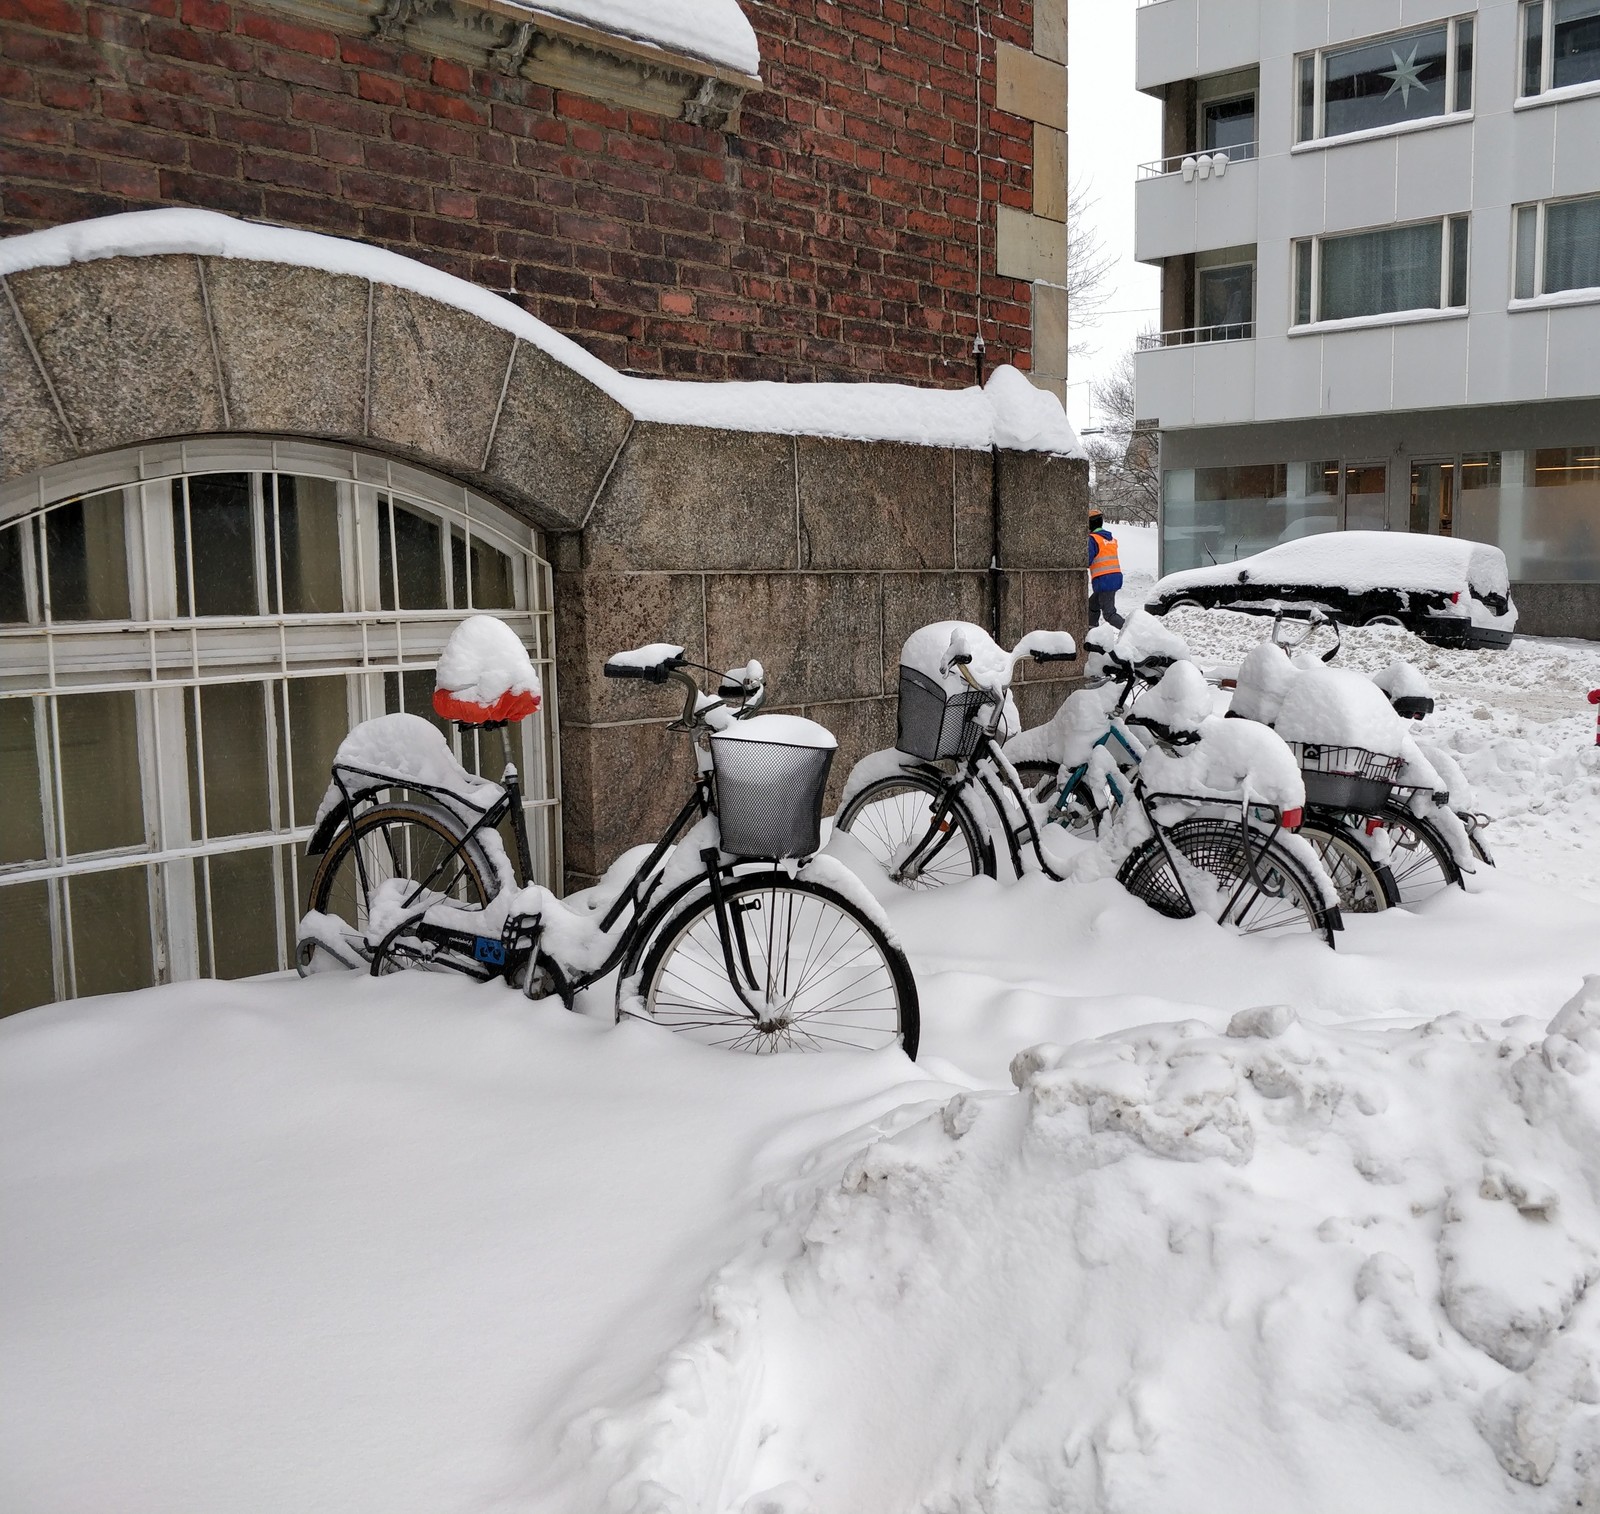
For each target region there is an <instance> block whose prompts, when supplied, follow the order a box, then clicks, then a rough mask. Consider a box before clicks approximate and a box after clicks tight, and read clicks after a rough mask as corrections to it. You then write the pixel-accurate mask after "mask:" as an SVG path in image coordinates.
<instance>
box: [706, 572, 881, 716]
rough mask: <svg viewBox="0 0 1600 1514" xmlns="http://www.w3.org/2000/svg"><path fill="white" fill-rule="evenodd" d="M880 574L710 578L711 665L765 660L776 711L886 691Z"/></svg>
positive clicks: (708, 639)
mask: <svg viewBox="0 0 1600 1514" xmlns="http://www.w3.org/2000/svg"><path fill="white" fill-rule="evenodd" d="M882 629H883V621H882V606H881V601H880V592H879V575H878V574H876V573H748V574H731V573H730V574H716V575H712V576H709V577H707V579H706V643H707V646H706V650H707V652H708V653H709V654H710V655H709V656H708V657H707V658H706V661H707V662H708V663H710V664H711V666H712V667H716V668H728V667H734V666H736V665H737V664H739V663H742V662H744V661H745V660H746V659H747V658H751V657H756V658H759V659H760V660H761V662H762V664H763V665H764V666H765V667H766V670H767V687H768V689H769V690H770V698H771V700H772V703H773V704H774V705H786V706H787V705H800V704H819V703H824V702H827V701H831V700H836V699H858V698H862V697H865V696H869V695H877V694H880V693H881V692H882V690H883V682H882V678H883V668H882V656H881V641H882Z"/></svg>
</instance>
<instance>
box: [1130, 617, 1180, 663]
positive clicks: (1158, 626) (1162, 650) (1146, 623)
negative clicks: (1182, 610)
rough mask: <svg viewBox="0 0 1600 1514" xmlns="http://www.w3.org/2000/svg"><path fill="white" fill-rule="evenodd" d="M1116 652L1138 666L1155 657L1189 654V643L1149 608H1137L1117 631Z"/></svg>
mask: <svg viewBox="0 0 1600 1514" xmlns="http://www.w3.org/2000/svg"><path fill="white" fill-rule="evenodd" d="M1116 654H1117V656H1118V657H1120V658H1121V659H1122V660H1123V661H1124V662H1126V663H1131V664H1132V665H1133V666H1134V667H1137V666H1138V665H1139V664H1140V663H1141V662H1145V661H1147V660H1149V659H1150V658H1152V657H1167V658H1170V659H1171V660H1172V661H1174V662H1177V661H1180V660H1181V659H1183V658H1186V657H1188V656H1189V645H1188V643H1187V642H1186V641H1184V639H1183V638H1182V637H1181V636H1180V635H1178V633H1177V632H1176V631H1175V630H1173V628H1172V627H1171V626H1169V625H1168V624H1166V622H1165V621H1163V620H1161V619H1160V618H1159V617H1158V616H1155V615H1152V614H1151V613H1150V612H1149V611H1148V610H1135V611H1134V612H1133V614H1132V615H1130V616H1129V617H1128V619H1127V622H1126V624H1124V626H1123V627H1122V630H1121V631H1120V632H1119V633H1118V635H1117V642H1116Z"/></svg>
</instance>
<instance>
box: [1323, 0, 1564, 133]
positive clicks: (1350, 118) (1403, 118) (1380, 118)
mask: <svg viewBox="0 0 1600 1514" xmlns="http://www.w3.org/2000/svg"><path fill="white" fill-rule="evenodd" d="M1557 3H1558V4H1559V3H1561V0H1557ZM1472 42H1473V23H1472V18H1471V17H1470V16H1462V17H1459V18H1457V19H1456V20H1453V21H1442V22H1439V23H1438V24H1437V25H1434V26H1427V27H1422V28H1419V29H1418V30H1415V31H1407V32H1397V33H1395V34H1394V35H1392V36H1388V37H1378V38H1375V39H1371V40H1368V41H1365V42H1358V43H1355V44H1354V45H1353V46H1346V47H1330V48H1324V49H1322V50H1321V51H1319V52H1315V53H1306V54H1304V55H1303V56H1302V57H1301V58H1300V59H1299V60H1298V62H1297V80H1298V96H1299V99H1298V110H1297V113H1296V114H1297V124H1296V140H1297V141H1300V142H1312V141H1317V140H1319V139H1321V138H1324V137H1342V136H1348V135H1350V134H1351V133H1353V132H1370V131H1381V130H1383V129H1384V128H1385V127H1393V126H1403V125H1405V124H1407V123H1408V122H1412V121H1426V120H1429V119H1431V118H1434V117H1438V116H1447V115H1453V114H1464V113H1466V112H1468V111H1470V110H1471V109H1472Z"/></svg>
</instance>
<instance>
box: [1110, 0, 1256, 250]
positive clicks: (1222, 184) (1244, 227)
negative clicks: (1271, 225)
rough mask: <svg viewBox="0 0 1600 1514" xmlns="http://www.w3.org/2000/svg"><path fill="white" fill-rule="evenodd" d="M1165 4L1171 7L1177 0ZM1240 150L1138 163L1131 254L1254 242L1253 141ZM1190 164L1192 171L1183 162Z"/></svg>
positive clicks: (1254, 188) (1254, 165) (1254, 163)
mask: <svg viewBox="0 0 1600 1514" xmlns="http://www.w3.org/2000/svg"><path fill="white" fill-rule="evenodd" d="M1166 3H1167V4H1173V5H1176V4H1178V3H1179V0H1166ZM1242 150H1243V151H1247V152H1248V153H1249V156H1248V157H1245V158H1243V159H1237V158H1235V157H1234V154H1233V150H1232V149H1229V150H1228V151H1227V152H1226V153H1221V152H1217V153H1182V154H1178V155H1176V156H1175V157H1173V158H1163V159H1158V160H1157V161H1156V162H1154V163H1146V164H1144V165H1143V166H1142V167H1141V168H1140V170H1139V173H1140V178H1139V181H1138V183H1137V184H1135V186H1134V191H1133V255H1134V257H1136V258H1137V259H1138V260H1139V261H1140V262H1141V263H1154V262H1158V261H1160V260H1161V259H1162V258H1169V257H1174V256H1177V255H1178V254H1181V253H1186V252H1195V251H1197V250H1200V249H1202V248H1207V247H1237V246H1240V245H1242V244H1244V243H1247V242H1255V241H1256V240H1257V237H1256V202H1257V192H1258V183H1259V169H1258V165H1257V163H1256V159H1255V144H1254V143H1247V144H1245V146H1244V149H1242ZM1219 159H1220V160H1221V162H1220V163H1219V161H1218V160H1219ZM1190 163H1192V164H1193V167H1192V169H1191V168H1188V167H1186V166H1185V165H1187V164H1190ZM1168 165H1173V166H1171V167H1169V166H1168ZM1219 168H1220V170H1221V171H1220V172H1219V171H1218V170H1219Z"/></svg>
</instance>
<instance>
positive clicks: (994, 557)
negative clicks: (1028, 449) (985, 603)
mask: <svg viewBox="0 0 1600 1514" xmlns="http://www.w3.org/2000/svg"><path fill="white" fill-rule="evenodd" d="M1004 581H1005V580H1004V576H1003V575H1002V573H1001V571H1000V449H999V448H998V447H997V446H995V445H994V444H993V443H992V442H991V443H990V445H989V634H990V635H991V636H992V637H994V639H995V640H996V641H999V640H1000V590H1001V586H1002V584H1003V583H1004Z"/></svg>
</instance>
